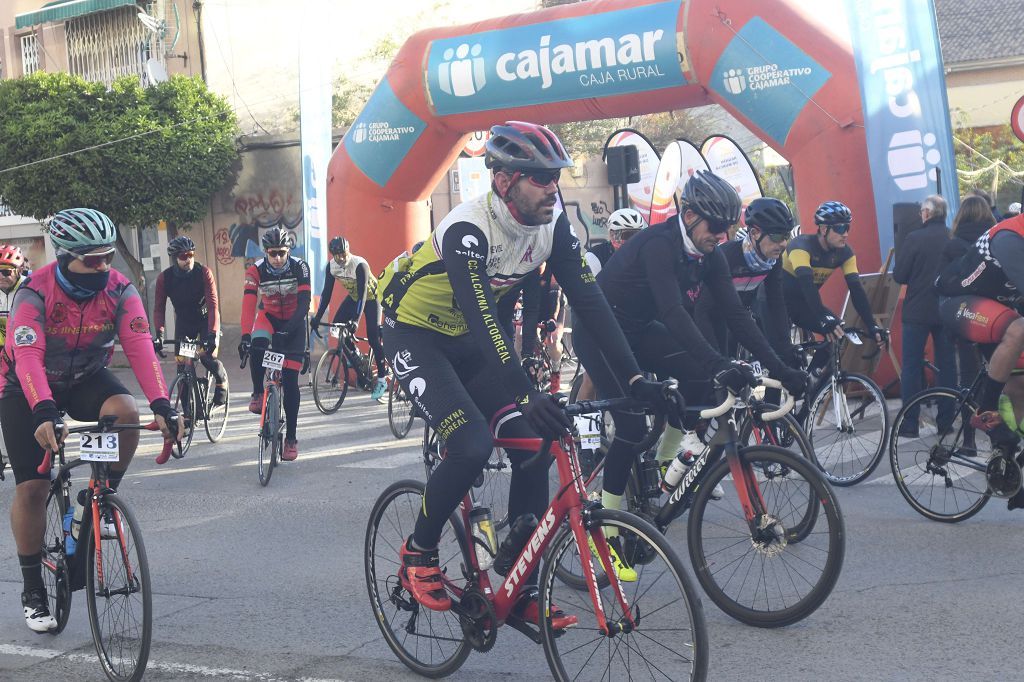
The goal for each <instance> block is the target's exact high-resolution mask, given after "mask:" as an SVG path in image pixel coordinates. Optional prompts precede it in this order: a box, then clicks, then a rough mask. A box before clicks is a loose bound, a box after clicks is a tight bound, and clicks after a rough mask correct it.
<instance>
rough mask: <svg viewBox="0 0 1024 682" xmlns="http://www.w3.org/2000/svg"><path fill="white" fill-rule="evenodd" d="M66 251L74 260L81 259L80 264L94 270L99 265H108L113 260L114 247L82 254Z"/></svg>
mask: <svg viewBox="0 0 1024 682" xmlns="http://www.w3.org/2000/svg"><path fill="white" fill-rule="evenodd" d="M68 253H70V254H71V255H72V256H74V257H75V259H76V260H80V261H82V264H83V265H84V266H85V267H87V268H89V269H91V270H95V269H96V268H98V267H100V266H101V265H110V264H111V263H113V262H114V249H110V250H109V251H104V252H103V253H86V254H84V255H83V254H78V253H74V252H73V251H69V252H68Z"/></svg>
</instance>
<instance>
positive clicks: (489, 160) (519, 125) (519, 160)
mask: <svg viewBox="0 0 1024 682" xmlns="http://www.w3.org/2000/svg"><path fill="white" fill-rule="evenodd" d="M485 149H486V151H487V154H486V156H485V157H484V163H485V164H486V165H487V167H488V168H492V169H499V170H500V169H505V170H510V171H528V170H558V169H560V168H569V167H571V166H572V159H570V158H569V155H568V154H567V153H566V151H565V147H563V146H562V143H561V142H560V141H559V139H558V136H557V135H555V134H554V133H553V132H551V131H550V130H548V129H547V128H545V127H544V126H542V125H537V124H536V123H524V122H522V121H508V122H506V123H503V124H502V125H496V126H494V127H492V128H491V137H490V138H489V139H488V140H487V142H486V144H485Z"/></svg>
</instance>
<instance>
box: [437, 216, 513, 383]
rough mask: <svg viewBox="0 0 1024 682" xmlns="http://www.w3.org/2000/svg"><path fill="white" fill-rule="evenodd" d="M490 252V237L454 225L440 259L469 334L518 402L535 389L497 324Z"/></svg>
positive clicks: (474, 228)
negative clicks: (491, 280)
mask: <svg viewBox="0 0 1024 682" xmlns="http://www.w3.org/2000/svg"><path fill="white" fill-rule="evenodd" d="M489 252H490V245H489V244H488V242H487V237H485V236H484V233H483V231H481V230H480V228H479V227H477V226H476V225H473V224H472V223H467V222H457V223H453V224H452V225H450V226H448V228H447V229H446V230H445V231H444V235H443V236H442V239H441V260H442V261H443V262H444V265H445V270H446V271H447V273H448V281H449V283H450V285H451V288H452V293H453V294H454V296H455V302H456V303H458V305H459V309H460V310H462V314H463V315H464V316H465V318H466V324H467V325H468V326H469V332H470V333H471V334H472V335H473V338H474V339H476V343H477V345H478V346H479V347H480V349H481V352H482V353H483V354H484V357H485V358H486V361H487V362H488V363H489V364H491V365H492V366H494V367H496V368H497V370H498V372H499V376H500V377H501V381H502V383H503V384H505V386H507V387H508V389H509V390H510V391H511V392H512V395H513V396H515V398H516V399H517V400H518V399H520V398H522V397H524V396H526V395H527V394H528V393H530V391H531V390H532V389H531V386H530V382H529V380H528V379H527V378H526V373H525V372H523V369H522V367H520V365H519V363H518V362H517V361H516V355H515V352H514V351H513V344H512V342H511V341H510V340H509V337H508V334H506V333H505V330H504V329H502V328H501V323H500V322H499V321H498V311H497V304H496V302H495V300H494V292H492V291H491V284H490V282H489V281H488V277H487V254H488V253H489Z"/></svg>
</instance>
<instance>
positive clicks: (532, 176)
mask: <svg viewBox="0 0 1024 682" xmlns="http://www.w3.org/2000/svg"><path fill="white" fill-rule="evenodd" d="M522 175H523V177H524V178H526V179H527V180H529V181H530V184H532V185H536V186H537V187H547V186H548V185H550V184H551V183H553V182H554V183H556V184H557V183H558V178H560V177H561V176H562V171H561V170H560V169H556V170H532V171H523V173H522Z"/></svg>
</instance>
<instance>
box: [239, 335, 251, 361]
mask: <svg viewBox="0 0 1024 682" xmlns="http://www.w3.org/2000/svg"><path fill="white" fill-rule="evenodd" d="M251 346H252V336H250V335H249V334H242V341H241V343H239V344H238V359H239V360H241V359H242V358H244V357H245V356H246V355H248V354H249V348H250V347H251Z"/></svg>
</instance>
